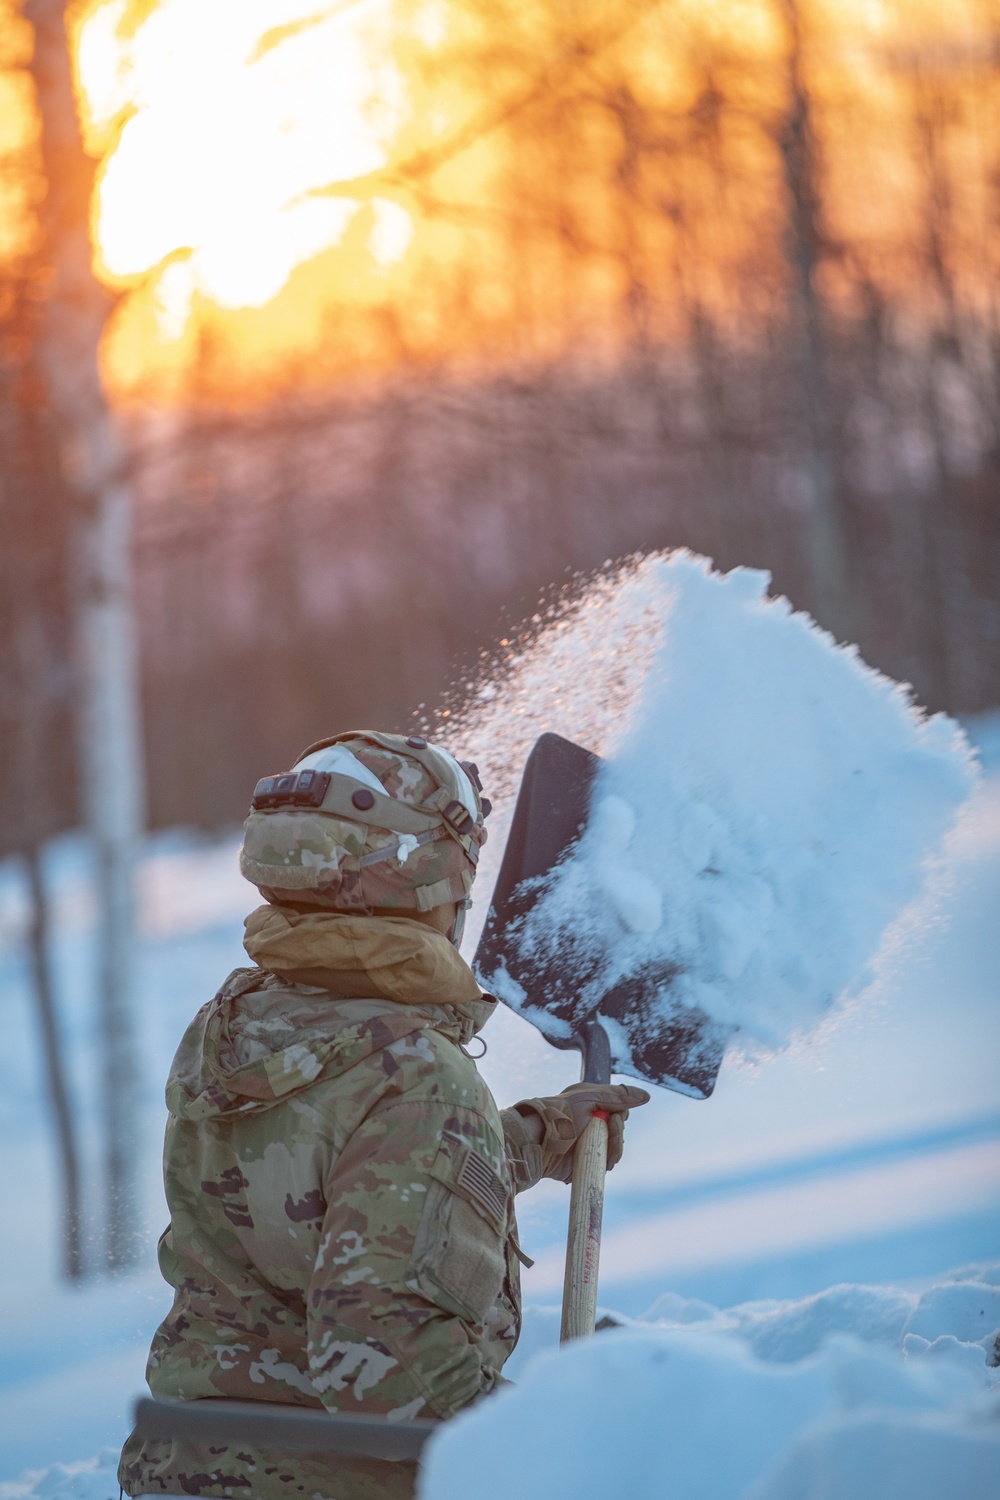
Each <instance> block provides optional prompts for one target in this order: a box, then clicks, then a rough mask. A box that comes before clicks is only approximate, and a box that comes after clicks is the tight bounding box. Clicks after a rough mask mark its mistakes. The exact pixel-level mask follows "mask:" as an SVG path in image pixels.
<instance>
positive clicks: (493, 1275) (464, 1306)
mask: <svg viewBox="0 0 1000 1500" xmlns="http://www.w3.org/2000/svg"><path fill="white" fill-rule="evenodd" d="M430 1175H431V1178H432V1179H433V1180H432V1182H431V1184H430V1187H429V1189H428V1193H427V1201H426V1203H425V1205H424V1211H423V1215H422V1217H421V1220H420V1227H419V1229H418V1230H417V1235H416V1239H415V1241H414V1245H413V1257H412V1260H411V1262H410V1267H409V1273H408V1276H407V1285H408V1286H410V1287H411V1288H412V1290H414V1291H416V1292H419V1293H420V1295H421V1296H423V1297H426V1298H427V1299H428V1300H429V1301H431V1302H434V1303H435V1304H436V1305H437V1306H438V1307H441V1308H443V1309H444V1310H445V1311H446V1312H450V1313H452V1314H453V1315H454V1316H456V1317H459V1318H462V1319H464V1320H465V1321H466V1322H470V1323H482V1322H484V1321H485V1319H486V1317H487V1315H488V1313H489V1311H490V1308H491V1307H492V1306H493V1304H494V1303H495V1302H496V1300H497V1298H498V1297H499V1295H500V1292H501V1290H502V1288H503V1282H504V1276H505V1274H506V1255H505V1247H506V1241H507V1211H508V1194H507V1187H506V1184H505V1183H504V1181H503V1179H502V1178H501V1177H500V1175H499V1174H498V1173H497V1172H496V1171H495V1170H494V1168H493V1167H492V1166H491V1164H490V1163H489V1162H488V1161H487V1160H486V1158H485V1157H484V1156H481V1155H480V1154H479V1152H477V1151H473V1150H471V1149H470V1148H469V1147H468V1146H462V1145H459V1144H458V1143H457V1142H455V1141H444V1142H442V1145H441V1148H440V1150H439V1151H438V1154H437V1156H436V1157H435V1159H434V1164H433V1166H432V1167H431V1173H430Z"/></svg>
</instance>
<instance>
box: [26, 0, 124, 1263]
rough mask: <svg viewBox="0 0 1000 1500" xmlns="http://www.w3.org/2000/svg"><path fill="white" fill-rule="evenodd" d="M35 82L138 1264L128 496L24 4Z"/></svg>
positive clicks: (61, 153)
mask: <svg viewBox="0 0 1000 1500" xmlns="http://www.w3.org/2000/svg"><path fill="white" fill-rule="evenodd" d="M25 14H26V16H27V18H28V20H29V21H30V22H31V23H32V24H33V26H34V28H35V55H34V61H33V64H32V72H33V75H34V80H35V87H36V90H37V96H38V105H39V111H40V114H41V121H42V155H43V160H44V166H45V174H46V179H47V185H48V192H47V196H46V199H45V202H44V203H43V205H42V208H41V219H42V224H43V229H44V232H45V235H46V240H47V254H48V259H49V263H50V265H51V267H52V269H53V271H54V283H53V295H52V297H51V298H50V299H49V301H48V303H47V305H46V319H45V325H44V330H43V347H42V350H41V365H42V370H43V376H44V380H45V384H46V396H47V400H48V403H49V405H50V406H51V408H52V410H53V413H54V417H55V422H56V425H57V427H58V430H59V433H60V446H61V454H62V460H63V468H64V471H65V473H66V476H67V479H68V481H69V483H70V484H71V486H72V488H73V491H74V493H75V495H76V498H77V516H78V522H77V534H76V544H75V554H76V562H77V578H76V590H77V644H78V687H79V722H80V762H81V773H82V774H81V778H80V780H81V786H82V789H83V800H84V810H85V816H86V821H87V824H88V827H89V830H90V834H91V837H92V840H93V845H94V851H95V857H96V862H97V880H98V900H99V911H100V919H99V920H100V931H99V953H100V958H99V970H100V972H99V995H100V1013H101V1034H102V1040H103V1052H104V1077H103V1096H104V1122H105V1138H104V1151H105V1173H106V1181H105V1186H106V1193H107V1224H106V1256H107V1262H108V1265H109V1266H110V1267H112V1268H113V1269H120V1268H122V1267H124V1266H127V1265H129V1264H130V1263H132V1262H133V1261H134V1260H135V1258H136V1249H137V1241H136V1237H135V1223H134V1221H135V1203H134V1198H135V1181H134V1179H135V1144H136V1134H137V1130H136V1126H137V1120H136V1096H137V1077H136V1051H135V1044H134V1036H133V1032H134V1022H133V1005H132V989H133V967H134V958H133V926H134V922H133V863H134V858H135V851H136V845H137V841H138V838H139V835H140V831H141V818H142V812H141V809H142V800H143V784H142V758H141V749H140V726H139V693H138V677H137V664H136V652H135V630H134V624H133V613H132V602H131V577H130V575H131V554H130V514H131V497H130V494H129V488H128V484H127V481H126V476H125V466H124V458H123V453H122V446H121V442H120V438H119V434H118V431H117V428H116V424H115V422H114V419H113V417H112V414H111V412H110V411H109V410H108V406H107V403H106V401H105V397H104V391H103V388H102V386H101V379H100V373H99V367H98V349H99V344H100V339H101V333H102V330H103V327H104V323H105V320H106V317H107V312H108V307H109V300H108V297H107V295H106V294H105V293H104V291H103V290H102V289H101V288H100V287H99V285H98V284H97V282H96V281H95V279H94V276H93V272H92V270H91V247H90V233H89V224H90V204H91V197H92V192H93V184H94V163H93V162H92V161H91V160H90V159H89V158H88V157H87V156H86V155H85V153H84V151H83V146H82V143H81V139H80V131H79V125H78V121H77V116H76V106H75V101H74V97H73V85H72V74H71V68H70V58H69V49H68V44H67V34H66V17H65V13H64V9H63V6H62V4H61V3H59V0H29V3H28V4H27V5H26V7H25Z"/></svg>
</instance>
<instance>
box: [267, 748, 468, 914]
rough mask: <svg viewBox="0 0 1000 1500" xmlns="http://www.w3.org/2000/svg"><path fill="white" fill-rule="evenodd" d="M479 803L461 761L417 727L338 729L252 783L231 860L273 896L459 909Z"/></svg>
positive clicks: (328, 905)
mask: <svg viewBox="0 0 1000 1500" xmlns="http://www.w3.org/2000/svg"><path fill="white" fill-rule="evenodd" d="M488 811H489V803H488V802H486V803H485V804H484V801H483V798H482V797H481V796H480V786H479V776H478V772H477V770H476V768H475V766H473V765H471V764H470V763H469V762H466V763H465V764H464V765H463V764H460V763H459V762H458V761H457V760H456V759H455V758H454V756H453V755H451V754H450V752H449V751H447V750H444V749H442V748H440V747H439V746H436V745H430V744H428V743H427V741H426V740H424V739H423V738H422V737H421V736H419V735H411V736H409V737H408V738H404V737H403V736H402V735H392V734H377V733H373V732H370V731H368V730H349V731H348V732H347V733H345V734H340V735H336V736H334V737H333V738H332V739H328V740H321V741H319V742H318V743H317V744H315V745H311V746H310V747H309V749H308V750H306V751H304V752H303V754H302V755H301V756H300V757H299V759H298V760H297V761H296V763H295V765H294V766H293V768H292V770H291V771H290V772H287V773H285V774H284V775H282V776H270V777H264V778H263V779H262V780H261V781H259V782H258V784H257V788H256V791H255V793H254V799H253V805H252V807H251V810H250V814H249V816H248V818H247V820H246V823H245V824H244V829H243V847H242V849H241V851H240V870H241V871H242V873H243V875H244V876H245V878H246V879H247V880H249V881H250V882H251V883H252V884H253V885H255V886H256V887H257V888H258V890H259V891H260V893H261V895H262V896H263V897H264V898H265V900H267V901H272V902H275V903H276V904H279V905H280V904H281V903H282V902H284V903H294V904H295V905H296V906H315V907H320V908H323V909H326V910H328V911H339V912H353V913H355V914H366V913H370V912H371V911H372V910H373V909H376V908H379V909H385V910H390V911H397V910H398V911H400V912H405V911H414V910H417V911H430V910H432V909H433V908H434V907H436V906H443V905H444V904H445V903H446V902H452V901H454V902H456V903H458V905H459V906H460V907H463V906H464V905H465V904H467V902H468V898H469V892H470V890H471V889H472V882H473V880H474V879H475V873H476V864H477V862H478V859H479V850H480V848H481V847H482V845H483V844H484V843H485V841H486V828H485V825H484V821H483V819H484V817H485V814H486V812H488Z"/></svg>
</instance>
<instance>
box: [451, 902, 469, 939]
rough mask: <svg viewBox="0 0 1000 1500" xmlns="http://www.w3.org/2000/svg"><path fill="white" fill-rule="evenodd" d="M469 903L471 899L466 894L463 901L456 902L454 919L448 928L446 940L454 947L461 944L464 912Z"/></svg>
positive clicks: (463, 932) (463, 933)
mask: <svg viewBox="0 0 1000 1500" xmlns="http://www.w3.org/2000/svg"><path fill="white" fill-rule="evenodd" d="M471 905H472V900H471V898H470V897H468V896H466V898H465V900H464V901H460V902H459V903H458V910H457V911H456V913H455V920H454V922H452V924H451V926H450V927H449V929H448V941H449V943H451V944H452V945H453V947H455V948H461V946H462V938H463V936H464V935H465V914H466V912H467V911H468V910H469V907H470V906H471Z"/></svg>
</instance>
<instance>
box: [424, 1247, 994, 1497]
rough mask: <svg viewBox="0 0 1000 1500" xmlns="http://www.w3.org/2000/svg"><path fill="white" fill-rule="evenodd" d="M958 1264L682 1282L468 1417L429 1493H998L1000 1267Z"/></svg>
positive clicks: (438, 1445)
mask: <svg viewBox="0 0 1000 1500" xmlns="http://www.w3.org/2000/svg"><path fill="white" fill-rule="evenodd" d="M953 1277H954V1279H953V1280H951V1281H949V1282H946V1283H943V1284H941V1285H938V1286H935V1287H932V1288H931V1289H929V1290H928V1291H925V1292H924V1293H923V1294H922V1295H918V1294H917V1293H914V1292H908V1291H905V1290H901V1289H897V1288H891V1287H858V1286H843V1287H834V1288H831V1289H830V1290H829V1291H827V1292H824V1293H822V1294H821V1295H820V1296H818V1297H811V1298H808V1299H806V1300H805V1301H803V1302H797V1303H778V1302H771V1303H750V1304H747V1305H745V1306H743V1307H737V1308H732V1309H730V1310H729V1311H727V1312H718V1311H717V1310H716V1309H715V1308H713V1307H710V1306H709V1305H708V1304H706V1303H703V1302H699V1303H694V1302H689V1301H684V1300H683V1299H681V1298H678V1297H674V1296H672V1295H670V1294H667V1295H666V1296H664V1297H663V1298H661V1299H660V1300H659V1302H658V1303H656V1304H654V1306H653V1308H651V1309H650V1311H649V1313H647V1314H646V1316H645V1317H644V1318H642V1319H639V1320H637V1321H635V1322H633V1323H630V1324H628V1325H627V1326H623V1327H621V1328H619V1329H615V1330H612V1331H608V1332H603V1333H600V1334H599V1335H597V1336H596V1337H595V1338H594V1339H592V1340H584V1341H581V1342H579V1343H577V1344H573V1345H570V1346H568V1347H567V1348H565V1349H562V1350H558V1351H557V1350H548V1351H546V1352H544V1353H541V1354H539V1355H538V1356H537V1357H536V1358H535V1359H534V1360H533V1361H532V1362H531V1364H530V1365H529V1367H528V1369H527V1372H526V1374H525V1376H524V1379H523V1382H522V1383H521V1384H520V1385H519V1386H518V1387H516V1388H515V1389H513V1390H510V1391H504V1392H502V1393H501V1394H500V1395H499V1396H497V1397H496V1398H494V1399H493V1400H490V1401H487V1402H484V1403H483V1404H482V1405H480V1406H478V1407H476V1408H475V1409H474V1410H472V1411H470V1412H469V1413H468V1414H466V1415H464V1416H462V1417H459V1418H456V1419H455V1421H454V1422H452V1423H450V1424H449V1425H448V1427H447V1428H446V1429H444V1430H442V1432H441V1435H440V1436H439V1437H437V1438H435V1439H434V1441H433V1443H432V1444H431V1447H430V1449H429V1452H428V1456H427V1461H426V1464H425V1467H424V1472H423V1478H422V1483H421V1486H420V1500H470V1497H474V1500H509V1497H510V1496H511V1495H517V1497H518V1500H551V1497H552V1496H554V1495H572V1496H573V1500H606V1497H607V1495H608V1494H620V1493H625V1494H628V1495H629V1497H630V1500H662V1497H663V1496H664V1495H683V1496H684V1500H896V1497H898V1500H903V1497H904V1496H905V1497H906V1500H953V1497H958V1496H961V1497H962V1500H995V1497H996V1495H997V1492H998V1477H997V1476H998V1475H1000V1386H998V1385H996V1384H995V1383H994V1382H995V1378H996V1375H997V1371H996V1370H995V1369H994V1368H992V1367H991V1364H990V1363H988V1361H993V1362H995V1361H996V1359H997V1352H996V1351H997V1335H998V1328H1000V1266H993V1267H987V1266H978V1267H970V1268H967V1269H966V1270H964V1271H958V1272H955V1273H953ZM547 1326H550V1325H547Z"/></svg>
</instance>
